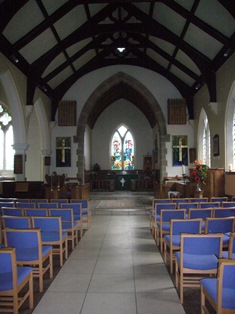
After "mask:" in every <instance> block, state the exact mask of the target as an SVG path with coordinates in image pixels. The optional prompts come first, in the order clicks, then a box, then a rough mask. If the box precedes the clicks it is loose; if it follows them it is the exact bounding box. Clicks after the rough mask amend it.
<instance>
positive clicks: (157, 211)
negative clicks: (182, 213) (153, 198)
mask: <svg viewBox="0 0 235 314" xmlns="http://www.w3.org/2000/svg"><path fill="white" fill-rule="evenodd" d="M162 209H166V210H172V209H176V204H175V203H159V204H158V203H157V204H155V214H156V215H160V213H161V210H162Z"/></svg>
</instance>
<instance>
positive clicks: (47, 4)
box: [41, 0, 67, 15]
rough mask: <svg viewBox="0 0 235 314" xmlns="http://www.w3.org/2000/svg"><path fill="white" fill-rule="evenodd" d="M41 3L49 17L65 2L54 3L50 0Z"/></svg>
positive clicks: (63, 0) (60, 0)
mask: <svg viewBox="0 0 235 314" xmlns="http://www.w3.org/2000/svg"><path fill="white" fill-rule="evenodd" d="M41 1H42V3H43V4H44V6H45V8H46V10H47V13H48V14H49V15H51V14H52V13H54V12H55V11H56V10H58V9H59V8H60V7H62V5H64V4H65V3H66V2H67V0H56V1H51V0H41Z"/></svg>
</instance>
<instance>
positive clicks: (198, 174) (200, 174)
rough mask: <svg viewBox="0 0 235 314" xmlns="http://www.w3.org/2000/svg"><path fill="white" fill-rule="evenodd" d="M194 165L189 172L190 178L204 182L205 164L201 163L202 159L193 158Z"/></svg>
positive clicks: (205, 176) (197, 181) (205, 177)
mask: <svg viewBox="0 0 235 314" xmlns="http://www.w3.org/2000/svg"><path fill="white" fill-rule="evenodd" d="M193 163H194V167H193V169H192V171H191V174H190V180H191V181H192V182H196V183H199V184H200V183H202V184H206V179H207V169H208V167H207V165H203V164H202V160H195V161H194V162H193Z"/></svg>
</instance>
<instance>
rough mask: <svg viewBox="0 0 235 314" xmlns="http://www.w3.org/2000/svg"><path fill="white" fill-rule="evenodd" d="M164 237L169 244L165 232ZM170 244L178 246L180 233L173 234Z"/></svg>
mask: <svg viewBox="0 0 235 314" xmlns="http://www.w3.org/2000/svg"><path fill="white" fill-rule="evenodd" d="M164 239H165V241H166V242H167V243H169V244H170V235H169V234H166V235H165V236H164ZM172 245H173V246H180V234H175V235H173V236H172Z"/></svg>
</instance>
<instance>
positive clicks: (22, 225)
mask: <svg viewBox="0 0 235 314" xmlns="http://www.w3.org/2000/svg"><path fill="white" fill-rule="evenodd" d="M2 225H3V228H11V229H28V228H31V220H30V217H26V216H24V217H21V216H2Z"/></svg>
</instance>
